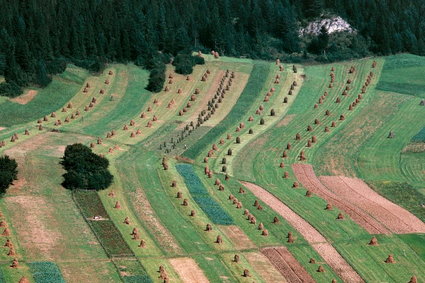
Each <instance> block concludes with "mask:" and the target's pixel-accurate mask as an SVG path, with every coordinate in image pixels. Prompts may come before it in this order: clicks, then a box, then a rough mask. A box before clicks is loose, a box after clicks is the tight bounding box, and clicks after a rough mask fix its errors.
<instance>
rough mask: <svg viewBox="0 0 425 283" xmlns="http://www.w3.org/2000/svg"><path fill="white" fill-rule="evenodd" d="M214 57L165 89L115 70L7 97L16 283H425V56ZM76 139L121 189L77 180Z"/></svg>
mask: <svg viewBox="0 0 425 283" xmlns="http://www.w3.org/2000/svg"><path fill="white" fill-rule="evenodd" d="M203 56H204V58H205V60H206V64H204V65H197V66H195V67H194V72H193V73H192V74H190V75H188V76H183V75H180V74H177V73H175V71H174V67H173V66H171V65H169V66H167V70H166V77H167V79H166V84H165V86H164V89H163V91H161V92H159V93H151V92H149V91H147V90H145V86H146V85H147V80H148V75H149V73H148V71H146V70H143V69H141V68H140V67H137V66H135V65H132V64H128V65H123V64H110V65H107V66H106V68H105V70H104V71H103V72H102V73H100V74H95V75H94V74H90V73H89V72H87V71H84V70H82V69H80V68H77V67H75V66H69V67H68V68H67V70H66V71H65V72H64V73H63V74H62V75H59V76H56V77H54V79H53V83H52V84H51V85H49V86H48V87H47V88H45V89H32V90H29V91H34V92H28V94H26V95H27V96H25V97H21V98H20V100H16V99H15V100H9V99H5V100H0V155H3V154H6V155H9V156H10V157H12V158H14V159H16V161H17V162H18V170H19V173H18V179H17V180H15V181H14V184H13V186H11V188H10V189H9V190H8V191H7V193H6V194H5V195H4V196H3V197H2V198H1V199H0V212H1V214H0V227H1V229H2V231H0V233H1V237H2V238H3V240H4V241H5V243H6V246H5V248H4V249H3V250H2V253H0V257H1V259H2V261H1V263H0V271H1V272H0V282H2V281H4V282H19V280H20V279H21V278H23V277H25V278H26V279H27V280H28V281H29V282H36V283H38V282H253V281H254V282H409V280H410V279H411V277H412V276H416V278H417V280H418V281H417V282H422V281H423V280H424V279H425V271H424V270H425V269H424V268H423V267H424V266H425V248H424V245H423V243H424V233H425V224H424V221H425V212H424V207H423V205H424V203H425V179H424V176H425V174H424V173H425V171H424V170H425V167H424V166H425V165H424V164H425V156H424V152H425V150H424V149H425V144H424V139H423V138H422V137H423V131H424V130H423V129H424V126H425V124H424V121H425V106H422V105H421V101H422V99H423V95H424V94H423V91H422V90H421V88H420V86H421V85H422V81H421V79H420V76H421V74H423V71H424V70H425V63H424V61H423V60H422V59H420V60H419V59H418V58H417V57H416V56H413V55H406V54H404V55H397V56H391V57H381V58H368V59H362V60H357V61H350V62H341V63H335V64H330V65H301V64H295V65H294V64H289V63H281V62H279V61H276V62H265V61H255V60H248V59H236V58H229V57H219V58H214V56H212V55H203ZM403 72H404V73H403ZM395 77H397V78H398V79H399V80H398V82H397V83H396V82H395V80H394V78H395ZM35 91H36V92H35ZM29 94H31V95H32V97H31V99H30V98H29V97H28V95H29ZM24 100H25V101H26V103H21V102H22V101H24ZM27 100H28V101H27ZM76 142H78V143H82V144H85V145H87V146H89V147H90V148H91V150H92V151H93V152H94V153H96V154H99V155H102V156H104V157H106V158H107V159H108V160H109V164H110V171H111V173H112V174H113V176H114V180H113V183H112V185H111V186H110V187H109V188H108V189H106V190H102V191H73V192H71V191H68V190H66V189H65V188H63V187H62V186H61V183H62V181H63V179H62V174H63V173H64V171H63V169H62V167H61V166H60V163H59V162H60V161H61V157H62V156H63V153H64V149H65V147H66V145H69V144H72V143H76ZM12 266H13V267H12ZM46 280H52V281H46ZM23 282H26V281H23ZM410 282H414V281H410Z"/></svg>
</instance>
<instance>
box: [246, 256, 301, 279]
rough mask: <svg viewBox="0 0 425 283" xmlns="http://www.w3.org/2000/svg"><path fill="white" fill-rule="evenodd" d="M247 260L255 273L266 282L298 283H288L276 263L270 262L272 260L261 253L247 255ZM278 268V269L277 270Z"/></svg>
mask: <svg viewBox="0 0 425 283" xmlns="http://www.w3.org/2000/svg"><path fill="white" fill-rule="evenodd" d="M244 256H245V258H246V259H247V260H248V262H249V264H250V265H251V266H252V267H254V269H255V271H256V272H257V273H258V274H259V275H260V276H261V279H263V280H264V281H266V282H271V283H275V282H281V283H286V282H296V281H288V280H287V278H285V277H284V276H282V274H281V271H280V269H279V268H278V267H277V266H276V265H274V262H273V261H272V262H271V260H269V259H270V258H269V257H267V256H265V255H263V254H261V253H259V252H251V253H245V254H244ZM275 266H276V268H275Z"/></svg>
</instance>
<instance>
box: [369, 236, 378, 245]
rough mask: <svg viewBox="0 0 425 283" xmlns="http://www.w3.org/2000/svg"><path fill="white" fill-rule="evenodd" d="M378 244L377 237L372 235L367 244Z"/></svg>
mask: <svg viewBox="0 0 425 283" xmlns="http://www.w3.org/2000/svg"><path fill="white" fill-rule="evenodd" d="M377 245H378V239H377V238H376V237H372V239H370V242H369V246H377Z"/></svg>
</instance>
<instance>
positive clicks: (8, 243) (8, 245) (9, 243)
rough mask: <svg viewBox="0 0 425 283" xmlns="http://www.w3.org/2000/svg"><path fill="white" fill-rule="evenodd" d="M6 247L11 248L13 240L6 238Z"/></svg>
mask: <svg viewBox="0 0 425 283" xmlns="http://www.w3.org/2000/svg"><path fill="white" fill-rule="evenodd" d="M3 246H4V247H8V248H11V247H13V244H12V241H11V240H10V239H7V240H6V243H5V244H4V245H3Z"/></svg>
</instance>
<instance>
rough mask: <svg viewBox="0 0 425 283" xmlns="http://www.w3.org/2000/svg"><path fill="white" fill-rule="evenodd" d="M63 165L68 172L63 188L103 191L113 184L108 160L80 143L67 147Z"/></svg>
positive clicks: (64, 176) (65, 175)
mask: <svg viewBox="0 0 425 283" xmlns="http://www.w3.org/2000/svg"><path fill="white" fill-rule="evenodd" d="M61 164H62V166H63V168H64V169H65V170H66V173H65V174H64V175H63V178H64V181H63V183H62V186H64V187H65V188H67V189H70V190H74V189H84V190H102V189H106V188H107V187H109V186H110V185H111V183H112V180H113V176H112V175H111V173H110V172H109V170H108V166H109V161H108V159H106V158H105V157H102V156H99V155H97V154H95V153H93V152H92V150H91V149H90V148H89V147H87V146H85V145H82V144H80V143H76V144H72V145H68V146H67V147H66V149H65V154H64V156H63V160H62V161H61Z"/></svg>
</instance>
